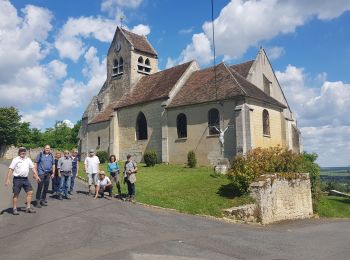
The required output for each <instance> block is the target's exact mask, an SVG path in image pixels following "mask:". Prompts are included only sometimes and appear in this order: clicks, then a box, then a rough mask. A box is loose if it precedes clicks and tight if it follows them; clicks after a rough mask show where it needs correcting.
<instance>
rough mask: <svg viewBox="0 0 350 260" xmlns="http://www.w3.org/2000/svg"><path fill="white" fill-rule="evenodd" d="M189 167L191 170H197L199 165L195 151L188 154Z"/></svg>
mask: <svg viewBox="0 0 350 260" xmlns="http://www.w3.org/2000/svg"><path fill="white" fill-rule="evenodd" d="M187 165H188V167H190V168H195V167H196V165H197V159H196V154H195V153H194V151H193V150H191V151H189V152H188V154H187Z"/></svg>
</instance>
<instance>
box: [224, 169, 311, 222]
mask: <svg viewBox="0 0 350 260" xmlns="http://www.w3.org/2000/svg"><path fill="white" fill-rule="evenodd" d="M288 176H289V177H288ZM260 179H261V180H259V181H256V182H253V183H252V184H251V185H250V195H251V196H252V197H253V198H254V199H255V204H248V205H243V206H239V207H233V208H229V209H225V210H224V213H225V214H226V215H227V216H228V217H230V218H232V219H234V220H239V221H244V222H260V223H262V224H269V223H273V222H277V221H282V220H290V219H304V218H310V217H312V215H313V211H312V199H311V184H310V178H309V174H307V173H303V174H301V173H297V174H293V173H292V174H286V175H285V176H284V177H283V175H278V174H269V175H264V176H261V178H260Z"/></svg>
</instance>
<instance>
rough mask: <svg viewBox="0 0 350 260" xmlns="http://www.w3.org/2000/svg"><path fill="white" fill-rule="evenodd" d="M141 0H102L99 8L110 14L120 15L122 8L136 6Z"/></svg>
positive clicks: (133, 7)
mask: <svg viewBox="0 0 350 260" xmlns="http://www.w3.org/2000/svg"><path fill="white" fill-rule="evenodd" d="M141 3H142V0H103V1H102V3H101V10H102V11H104V12H107V13H108V14H109V15H110V16H115V17H116V15H117V16H120V15H122V11H121V9H122V8H131V9H135V8H138V7H139V6H140V5H141Z"/></svg>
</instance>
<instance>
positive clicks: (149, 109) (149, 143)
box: [113, 100, 163, 162]
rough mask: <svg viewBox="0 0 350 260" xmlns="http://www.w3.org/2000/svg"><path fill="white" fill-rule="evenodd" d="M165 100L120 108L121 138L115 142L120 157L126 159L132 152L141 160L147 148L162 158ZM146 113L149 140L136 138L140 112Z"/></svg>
mask: <svg viewBox="0 0 350 260" xmlns="http://www.w3.org/2000/svg"><path fill="white" fill-rule="evenodd" d="M162 102H163V100H160V101H154V102H149V103H145V104H140V105H135V106H130V107H126V108H121V109H118V112H117V113H118V115H117V117H118V122H114V124H116V123H118V128H119V129H118V133H119V140H118V141H117V142H114V143H113V146H114V148H113V150H117V148H116V147H115V146H119V147H118V151H119V159H121V160H124V159H125V158H126V156H127V155H128V154H131V155H132V156H133V157H134V159H135V160H136V161H138V162H139V161H141V160H142V158H143V154H144V152H145V151H147V150H153V151H155V152H156V154H157V158H158V160H161V159H162V118H161V115H162V111H163V108H162V106H161V103H162ZM140 112H142V113H144V115H145V117H146V120H147V133H148V139H147V140H137V139H136V120H137V116H138V114H139V113H140Z"/></svg>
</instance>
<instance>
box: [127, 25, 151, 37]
mask: <svg viewBox="0 0 350 260" xmlns="http://www.w3.org/2000/svg"><path fill="white" fill-rule="evenodd" d="M131 31H132V32H133V33H136V34H138V35H144V36H147V35H148V34H150V32H151V28H150V27H149V26H148V25H145V24H139V25H136V26H134V27H133V28H132V29H131Z"/></svg>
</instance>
